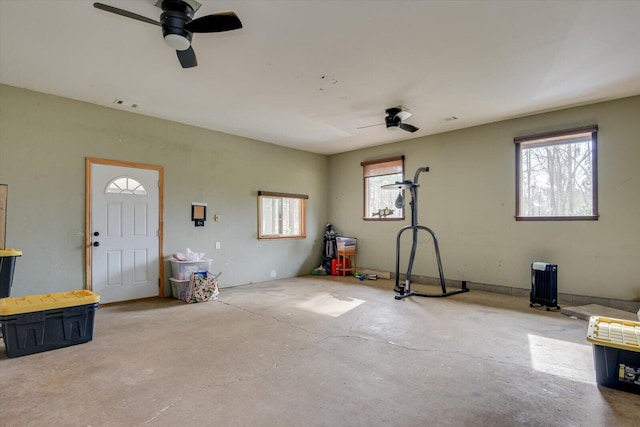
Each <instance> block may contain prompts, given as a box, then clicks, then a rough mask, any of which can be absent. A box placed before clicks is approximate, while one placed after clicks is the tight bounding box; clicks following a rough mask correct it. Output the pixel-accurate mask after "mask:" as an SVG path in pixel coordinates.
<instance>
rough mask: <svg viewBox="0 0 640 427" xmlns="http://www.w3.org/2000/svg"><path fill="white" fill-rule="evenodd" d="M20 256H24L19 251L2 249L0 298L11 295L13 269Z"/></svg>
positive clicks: (0, 255)
mask: <svg viewBox="0 0 640 427" xmlns="http://www.w3.org/2000/svg"><path fill="white" fill-rule="evenodd" d="M19 256H22V251H21V250H19V249H0V298H6V297H8V296H9V295H11V283H12V282H13V269H14V267H15V264H16V257H19Z"/></svg>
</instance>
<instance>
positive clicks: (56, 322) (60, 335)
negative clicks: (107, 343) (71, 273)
mask: <svg viewBox="0 0 640 427" xmlns="http://www.w3.org/2000/svg"><path fill="white" fill-rule="evenodd" d="M99 298H100V297H99V296H98V295H97V294H94V293H93V292H91V291H73V292H60V293H57V294H48V295H33V296H28V297H22V298H5V299H3V300H1V301H0V322H2V336H3V339H4V345H5V349H6V350H7V355H8V356H9V357H16V356H25V355H28V354H33V353H40V352H43V351H49V350H54V349H57V348H61V347H68V346H70V345H76V344H82V343H86V342H88V341H91V340H92V339H93V325H94V319H95V311H96V310H97V309H98V307H99V306H100V304H99ZM43 308H44V309H43ZM25 310H29V311H25Z"/></svg>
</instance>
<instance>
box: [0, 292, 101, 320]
mask: <svg viewBox="0 0 640 427" xmlns="http://www.w3.org/2000/svg"><path fill="white" fill-rule="evenodd" d="M97 302H100V295H98V294H95V293H93V292H91V291H86V290H81V291H70V292H58V293H55V294H45V295H29V296H26V297H17V298H2V299H0V316H10V315H12V314H23V313H32V312H35V311H44V310H54V309H56V308H64V307H74V306H76V305H87V304H94V303H97Z"/></svg>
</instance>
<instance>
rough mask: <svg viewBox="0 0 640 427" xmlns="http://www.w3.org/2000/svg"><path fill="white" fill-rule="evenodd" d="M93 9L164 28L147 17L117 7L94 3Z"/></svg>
mask: <svg viewBox="0 0 640 427" xmlns="http://www.w3.org/2000/svg"><path fill="white" fill-rule="evenodd" d="M93 7H95V8H96V9H100V10H104V11H106V12H111V13H115V14H116V15H120V16H124V17H125V18H131V19H135V20H136V21H142V22H146V23H147V24H153V25H157V26H162V24H161V23H160V22H158V21H155V20H153V19H151V18H147V17H146V16H142V15H138V14H137V13H133V12H129V11H128V10H123V9H118V8H117V7H113V6H109V5H106V4H102V3H94V4H93Z"/></svg>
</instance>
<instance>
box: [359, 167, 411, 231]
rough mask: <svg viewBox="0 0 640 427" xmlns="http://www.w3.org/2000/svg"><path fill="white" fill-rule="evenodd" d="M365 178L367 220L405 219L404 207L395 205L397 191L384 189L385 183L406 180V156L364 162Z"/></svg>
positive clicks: (365, 212) (365, 214)
mask: <svg viewBox="0 0 640 427" xmlns="http://www.w3.org/2000/svg"><path fill="white" fill-rule="evenodd" d="M361 166H362V168H363V179H364V213H363V218H364V219H365V220H399V219H404V209H403V208H397V207H396V206H395V201H396V198H397V197H398V192H397V191H391V190H384V189H382V186H383V185H387V184H395V183H396V182H402V181H403V180H404V156H399V157H392V158H388V159H381V160H373V161H369V162H362V163H361Z"/></svg>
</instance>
